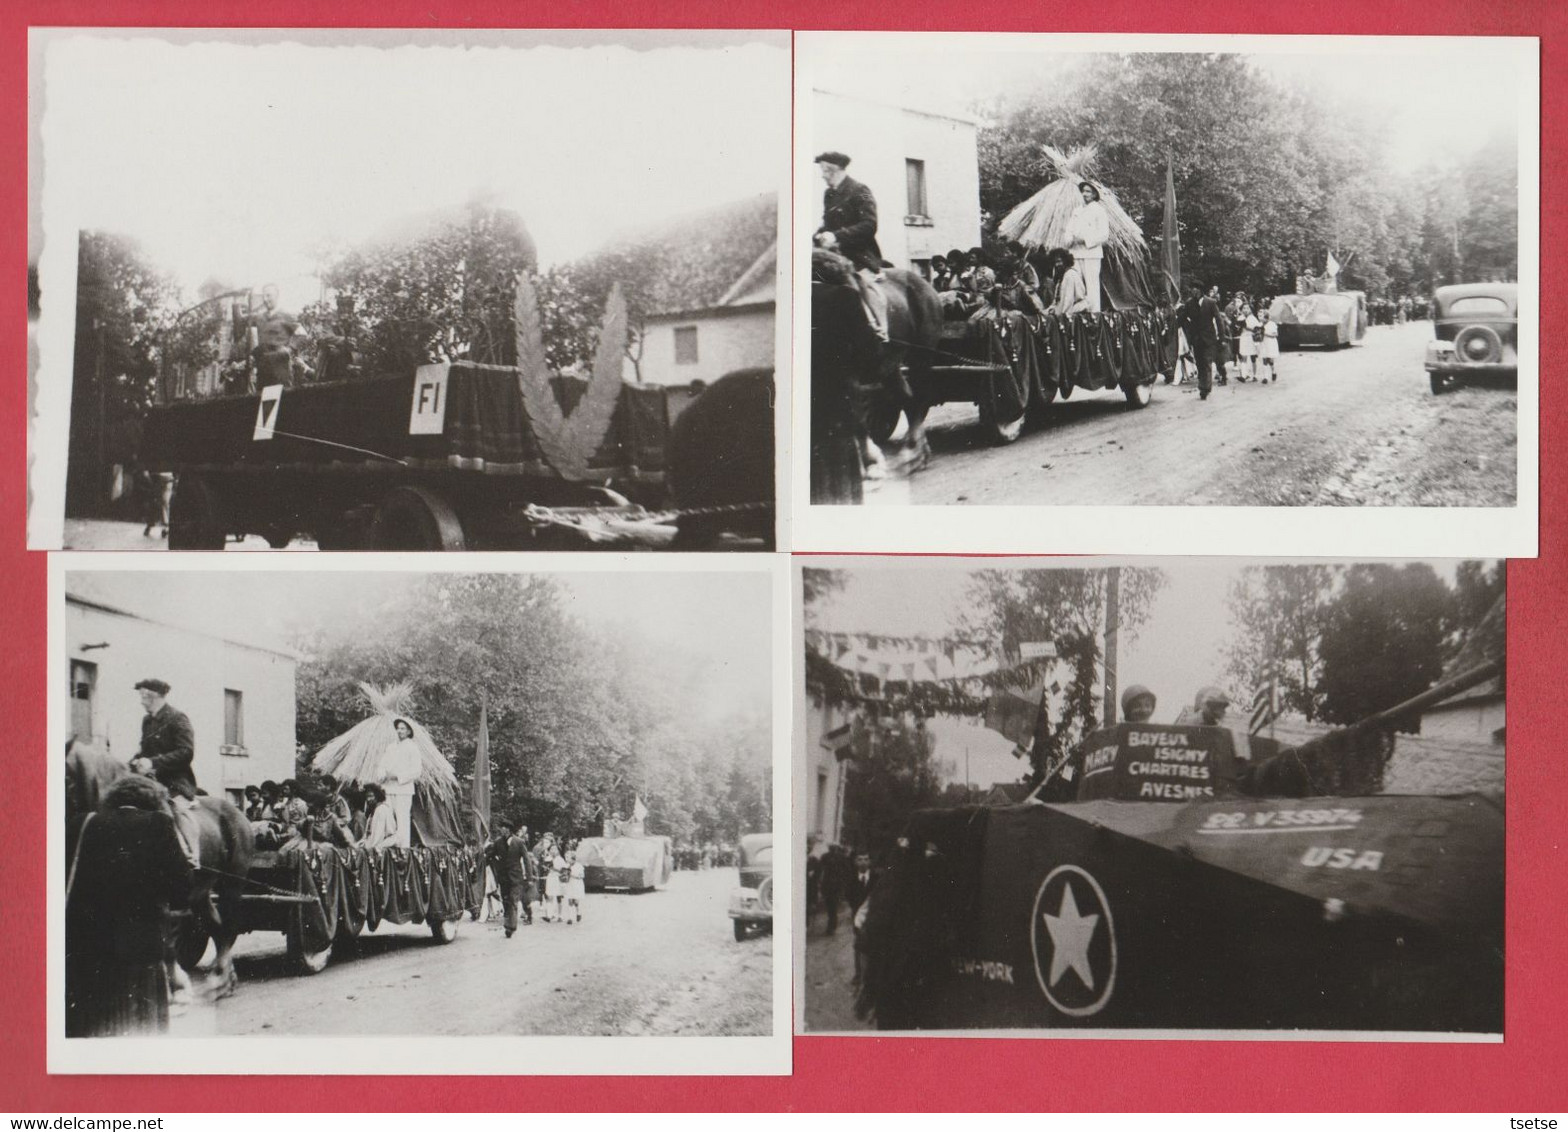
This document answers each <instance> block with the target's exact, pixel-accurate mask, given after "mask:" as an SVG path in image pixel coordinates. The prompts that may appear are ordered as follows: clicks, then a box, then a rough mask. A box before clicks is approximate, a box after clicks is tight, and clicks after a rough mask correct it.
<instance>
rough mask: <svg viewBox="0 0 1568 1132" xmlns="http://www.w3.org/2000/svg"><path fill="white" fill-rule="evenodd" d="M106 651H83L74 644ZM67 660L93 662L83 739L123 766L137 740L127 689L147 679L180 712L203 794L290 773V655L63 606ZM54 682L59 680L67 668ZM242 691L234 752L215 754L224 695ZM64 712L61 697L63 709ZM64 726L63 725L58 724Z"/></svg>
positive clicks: (136, 710)
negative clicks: (238, 749)
mask: <svg viewBox="0 0 1568 1132" xmlns="http://www.w3.org/2000/svg"><path fill="white" fill-rule="evenodd" d="M89 644H94V645H105V646H107V647H102V648H92V649H85V648H83V646H84V645H89ZM65 648H66V656H67V659H68V662H69V661H75V660H80V661H85V662H87V663H89V664H93V665H96V683H95V693H94V705H93V723H92V730H93V739H94V741H95V743H96V744H97V745H98V746H99V747H100V748H102V749H104V750H107V751H108V752H109V753H110V754H111V755H113V756H114V757H115V758H116V759H119V760H121V761H122V762H129V761H130V760H131V759H132V758H133V757H135V755H136V750H137V747H138V746H139V744H140V742H141V728H142V716H143V714H144V713H143V712H142V707H141V702H140V700H139V699H138V697H137V694H136V691H135V688H134V685H135V684H136V682H137V681H138V680H142V679H145V678H147V677H157V678H158V679H161V680H165V681H167V682H168V683H169V685H170V689H171V690H170V692H169V702H170V703H171V704H173V705H174V706H175V707H176V708H178V709H179V710H181V711H183V712H184V713H185V714H186V715H188V716H190V720H191V727H192V728H193V729H194V731H195V733H196V759H195V772H196V783H197V785H198V786H200V787H201V788H202V789H204V790H206V791H207V792H208V793H209V794H218V793H219V792H220V791H221V790H228V789H239V788H242V787H244V786H246V785H248V784H252V783H254V784H258V785H259V784H260V783H261V782H262V781H264V780H265V779H269V778H270V779H272V780H274V781H278V782H281V781H282V780H283V779H285V778H291V777H293V775H294V741H295V731H294V723H295V706H296V705H295V686H294V676H295V661H294V660H293V658H291V657H289V656H286V655H283V654H280V653H276V652H270V651H267V650H264V649H257V648H252V647H249V646H246V645H240V644H235V643H232V642H229V641H224V640H220V639H218V638H216V637H209V636H205V635H203V634H200V633H194V632H190V631H188V630H184V629H176V628H173V627H171V626H167V625H162V624H158V623H157V622H152V621H144V620H141V619H139V618H135V617H127V616H123V615H121V614H116V613H108V612H105V611H103V610H99V609H93V608H90V607H86V606H81V605H76V604H74V603H70V602H68V603H67V604H66V607H65ZM57 678H58V679H61V680H69V678H70V671H69V666H68V670H67V671H66V672H62V673H59V674H58V677H57ZM225 689H232V690H234V691H237V692H240V693H241V694H242V696H243V697H244V699H243V703H244V708H243V717H244V736H243V737H244V747H245V754H243V755H225V754H223V753H221V751H220V750H219V748H220V747H221V746H222V744H223V738H224V734H223V713H224V691H225ZM70 710H71V700H70V697H69V696H68V697H67V701H66V711H67V712H69V711H70ZM66 727H67V731H69V730H70V724H69V722H67V725H66Z"/></svg>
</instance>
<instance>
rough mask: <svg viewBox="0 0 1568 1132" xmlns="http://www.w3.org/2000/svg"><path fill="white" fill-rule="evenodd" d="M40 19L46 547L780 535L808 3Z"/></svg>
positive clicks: (720, 541)
mask: <svg viewBox="0 0 1568 1132" xmlns="http://www.w3.org/2000/svg"><path fill="white" fill-rule="evenodd" d="M32 52H33V57H34V61H35V67H36V68H37V70H38V72H39V73H40V74H41V75H42V81H41V82H40V83H38V84H36V86H35V98H34V105H33V107H32V113H33V119H34V126H35V131H36V132H35V138H34V142H35V148H34V154H33V163H34V166H35V186H36V188H37V191H38V193H39V196H40V199H38V200H35V203H34V212H35V223H34V228H35V231H34V233H33V237H34V238H33V242H34V244H35V253H36V252H37V246H40V245H41V256H40V258H38V259H36V260H35V261H34V267H35V268H36V270H35V271H33V272H30V281H31V283H32V287H33V290H32V296H33V298H34V300H35V305H36V306H37V308H38V312H39V326H38V343H39V360H38V366H39V368H38V370H37V373H36V378H35V381H34V385H33V390H32V392H33V408H34V421H33V461H32V465H31V471H32V489H33V490H32V513H31V514H30V516H29V522H30V532H31V533H30V545H32V546H33V547H35V548H44V549H53V548H60V547H64V548H66V549H74V550H162V549H176V550H223V549H237V550H249V549H262V550H265V549H278V548H285V547H287V548H290V549H321V550H359V549H372V550H398V551H412V550H448V551H451V550H593V549H611V550H621V551H628V550H642V549H670V548H674V549H689V550H716V549H725V550H770V549H772V548H773V547H774V546H775V545H776V543H777V533H776V528H777V523H778V518H779V515H778V509H777V507H776V506H775V496H776V491H775V481H776V469H775V461H776V456H775V451H776V445H775V433H776V427H777V422H779V421H786V422H787V420H788V398H787V397H785V398H783V399H782V402H781V401H780V399H779V398H778V397H776V396H775V388H776V377H775V374H776V370H778V368H779V366H778V359H779V358H781V357H783V356H785V353H784V352H785V350H786V349H787V342H785V341H782V340H781V339H780V336H779V334H778V333H777V331H776V327H777V326H778V325H779V320H778V319H777V318H776V317H775V316H776V308H777V305H778V303H777V299H778V293H779V288H780V285H781V284H780V280H781V279H784V278H786V276H785V275H784V274H782V270H787V268H785V269H781V265H780V262H779V258H778V251H777V249H778V239H779V232H780V230H781V226H783V225H787V224H788V221H789V217H788V211H787V208H784V209H781V205H780V202H781V201H784V200H787V199H788V185H789V136H790V135H789V128H790V125H789V114H790V99H789V90H790V50H789V36H788V34H787V33H777V32H701V31H689V32H656V31H647V32H633V31H627V32H553V33H534V32H517V31H494V32H487V33H484V34H480V33H472V32H470V33H461V32H430V33H419V32H391V31H354V30H337V31H319V30H318V31H307V30H291V31H255V32H244V31H232V30H224V31H212V32H201V31H172V30H171V31H166V32H141V33H138V32H136V31H127V32H116V31H75V30H64V29H45V30H36V31H35V32H34V33H33V39H32ZM787 324H788V322H787V319H786V320H784V325H787Z"/></svg>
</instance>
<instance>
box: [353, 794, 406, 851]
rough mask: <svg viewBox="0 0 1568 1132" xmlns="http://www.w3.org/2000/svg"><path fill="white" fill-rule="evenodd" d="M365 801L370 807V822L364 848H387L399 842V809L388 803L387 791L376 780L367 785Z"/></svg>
mask: <svg viewBox="0 0 1568 1132" xmlns="http://www.w3.org/2000/svg"><path fill="white" fill-rule="evenodd" d="M365 803H366V805H367V806H368V807H371V809H370V822H369V825H368V827H367V828H366V830H365V839H364V840H363V841H361V842H360V843H359V844H360V847H361V848H362V849H387V848H390V847H391V846H393V845H396V844H397V811H396V810H394V809H393V808H392V807H391V806H389V805H387V792H386V791H385V790H383V789H381V787H379V786H377V785H376V784H375V783H374V782H372V783H371V784H370V785H368V786H366V787H365Z"/></svg>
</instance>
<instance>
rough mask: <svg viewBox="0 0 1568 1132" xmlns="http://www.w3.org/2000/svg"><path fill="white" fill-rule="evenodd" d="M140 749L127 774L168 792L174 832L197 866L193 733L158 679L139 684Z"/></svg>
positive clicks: (197, 841)
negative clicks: (145, 778)
mask: <svg viewBox="0 0 1568 1132" xmlns="http://www.w3.org/2000/svg"><path fill="white" fill-rule="evenodd" d="M136 691H137V693H138V694H139V695H140V697H141V701H142V710H143V711H144V712H146V714H145V715H144V716H142V745H141V747H140V749H138V750H137V752H136V757H135V758H134V759H132V760H131V770H132V771H134V772H135V773H137V774H145V775H150V776H151V777H153V778H156V779H157V780H158V781H159V782H160V783H162V784H163V787H164V789H166V790H168V792H169V803H170V806H171V807H172V809H173V813H174V828H175V830H176V831H177V832H178V833H179V835H180V840H181V841H182V842H183V843H184V849H185V856H186V857H188V858H189V859H190V862H191V865H192V866H193V867H199V866H200V865H201V859H200V851H201V830H200V828H199V827H198V826H197V824H196V813H195V811H196V772H195V771H194V770H193V769H192V764H193V763H194V762H195V760H196V732H195V731H194V730H193V729H192V727H191V721H190V717H189V716H187V715H186V714H185V713H184V712H183V711H180V710H179V709H178V708H176V707H175V706H174V705H173V704H171V703H169V701H168V699H167V697H168V695H169V685H168V683H167V682H166V681H163V680H158V679H152V678H149V679H146V680H139V681H137V683H136Z"/></svg>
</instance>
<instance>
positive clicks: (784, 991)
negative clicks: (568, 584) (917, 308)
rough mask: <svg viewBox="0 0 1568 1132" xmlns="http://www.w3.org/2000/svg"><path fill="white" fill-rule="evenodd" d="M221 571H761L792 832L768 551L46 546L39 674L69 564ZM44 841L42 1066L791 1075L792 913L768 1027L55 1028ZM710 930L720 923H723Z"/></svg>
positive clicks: (784, 690)
mask: <svg viewBox="0 0 1568 1132" xmlns="http://www.w3.org/2000/svg"><path fill="white" fill-rule="evenodd" d="M215 570H221V571H222V572H224V573H229V572H259V573H288V572H298V573H301V574H312V573H326V572H340V573H371V572H385V573H423V574H443V573H447V574H506V573H539V574H573V573H617V572H636V573H638V574H643V575H645V574H660V573H668V574H704V573H710V574H757V575H765V576H767V578H768V579H769V582H770V585H769V600H770V602H771V606H772V610H771V612H772V640H773V644H772V651H773V669H772V711H773V720H772V723H773V778H772V789H773V798H774V808H773V837H774V841H775V843H776V844H779V845H788V844H792V841H791V837H790V829H791V823H790V812H791V811H790V807H789V805H788V804H787V803H788V801H789V799H790V798H791V797H792V791H791V786H790V783H791V778H790V759H791V756H792V747H791V745H790V734H791V719H792V713H791V711H790V708H789V705H790V703H791V700H790V694H791V693H790V679H791V670H790V667H789V666H788V665H787V664H785V663H783V660H782V658H781V657H780V656H779V650H780V649H782V648H784V647H785V646H786V642H788V641H789V640H790V639H791V633H790V631H789V625H790V617H791V608H792V606H791V603H790V593H789V573H788V570H789V563H788V560H787V559H786V558H785V557H784V556H783V555H777V554H761V555H751V554H728V555H711V554H708V555H690V554H667V555H649V554H637V555H623V554H615V555H604V554H582V553H560V554H527V555H523V554H497V553H490V554H452V555H422V556H408V555H353V554H315V555H289V554H275V555H240V556H230V557H228V558H225V559H222V560H221V564H220V560H219V559H218V558H217V557H216V556H213V555H203V554H197V553H192V554H181V553H173V554H166V555H157V556H150V555H141V554H125V553H119V554H116V553H85V552H83V553H73V554H51V555H49V598H48V608H47V624H48V665H49V669H48V671H49V672H51V673H57V674H58V673H63V672H64V671H65V667H64V665H65V663H66V642H65V640H64V631H65V581H66V575H67V574H73V573H90V572H98V573H129V572H145V573H149V574H200V573H208V572H213V571H215ZM47 708H48V713H49V719H48V728H47V732H46V735H47V740H48V744H49V746H48V750H49V752H50V754H49V760H50V765H51V766H55V765H57V764H56V763H55V761H54V760H55V758H56V757H58V756H57V752H60V751H63V750H64V749H65V742H66V738H67V736H68V730H69V728H68V724H67V722H66V720H67V719H68V716H69V711H70V705H69V702H68V700H67V697H66V695H65V682H64V681H62V680H58V679H50V680H49V681H48V694H47ZM48 780H49V781H48V823H47V828H48V829H50V830H54V831H58V830H59V829H61V828H63V826H64V821H65V788H64V781H63V778H62V776H61V775H59V774H56V773H53V772H51V773H50V774H49V776H48ZM48 841H49V844H48V850H47V854H46V856H47V860H46V864H47V869H46V874H47V875H46V884H47V886H48V887H47V892H48V908H47V917H46V919H47V925H46V926H47V931H46V941H47V943H46V976H45V987H46V993H47V1000H46V1004H45V1018H46V1031H45V1033H46V1038H47V1042H46V1046H47V1048H46V1054H47V1058H46V1063H47V1066H48V1071H49V1072H50V1073H68V1074H79V1073H91V1074H204V1075H205V1074H223V1075H228V1074H233V1073H235V1072H237V1071H238V1072H242V1073H244V1074H247V1075H249V1074H258V1075H261V1074H288V1073H298V1074H313V1075H314V1074H330V1075H389V1074H393V1075H454V1074H455V1075H463V1076H472V1075H487V1076H488V1075H497V1076H523V1075H528V1076H534V1075H546V1074H573V1075H592V1076H621V1075H685V1074H702V1075H710V1074H725V1075H778V1076H782V1075H788V1074H789V1073H790V1072H791V1071H792V1056H793V1054H792V1048H791V1034H792V1029H793V1027H792V1025H791V1017H790V970H791V965H790V957H791V956H792V955H793V954H794V948H793V946H792V939H793V937H792V934H791V921H790V919H789V917H788V916H786V915H776V916H775V918H774V937H773V945H772V946H773V972H772V983H771V999H772V1026H773V1030H772V1033H771V1034H768V1035H762V1036H744V1037H696V1036H690V1037H688V1036H662V1035H661V1036H648V1037H641V1036H638V1037H630V1036H628V1037H572V1036H561V1037H555V1036H535V1037H504V1036H474V1037H422V1036H418V1035H411V1036H410V1035H405V1036H399V1037H387V1038H378V1037H366V1036H356V1037H355V1038H354V1040H353V1041H352V1042H347V1041H344V1040H343V1038H342V1037H341V1036H337V1037H315V1036H306V1035H288V1036H281V1035H280V1036H279V1037H277V1038H255V1037H245V1036H239V1035H236V1036H233V1037H224V1038H220V1039H218V1040H213V1039H211V1038H174V1037H157V1036H153V1037H126V1038H67V1037H66V1036H65V970H64V967H65V962H64V940H65V935H64V930H65V917H64V912H65V902H64V896H63V894H64V891H65V867H66V866H65V860H64V854H65V847H64V844H63V842H62V841H61V839H60V838H58V837H55V836H50V837H49V839H48ZM793 864H794V858H793V857H791V856H790V855H788V854H782V855H776V858H775V863H774V866H773V867H774V872H773V877H774V890H775V892H776V893H778V894H779V896H778V899H777V900H776V902H775V907H776V908H777V907H780V905H781V904H783V902H786V901H787V902H789V904H788V905H784V906H789V905H792V904H793V899H792V898H791V896H790V893H791V892H792V891H793V879H792V866H793ZM714 930H715V931H725V932H727V929H726V928H725V926H724V924H723V923H722V922H721V923H719V924H716V925H715V929H714Z"/></svg>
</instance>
